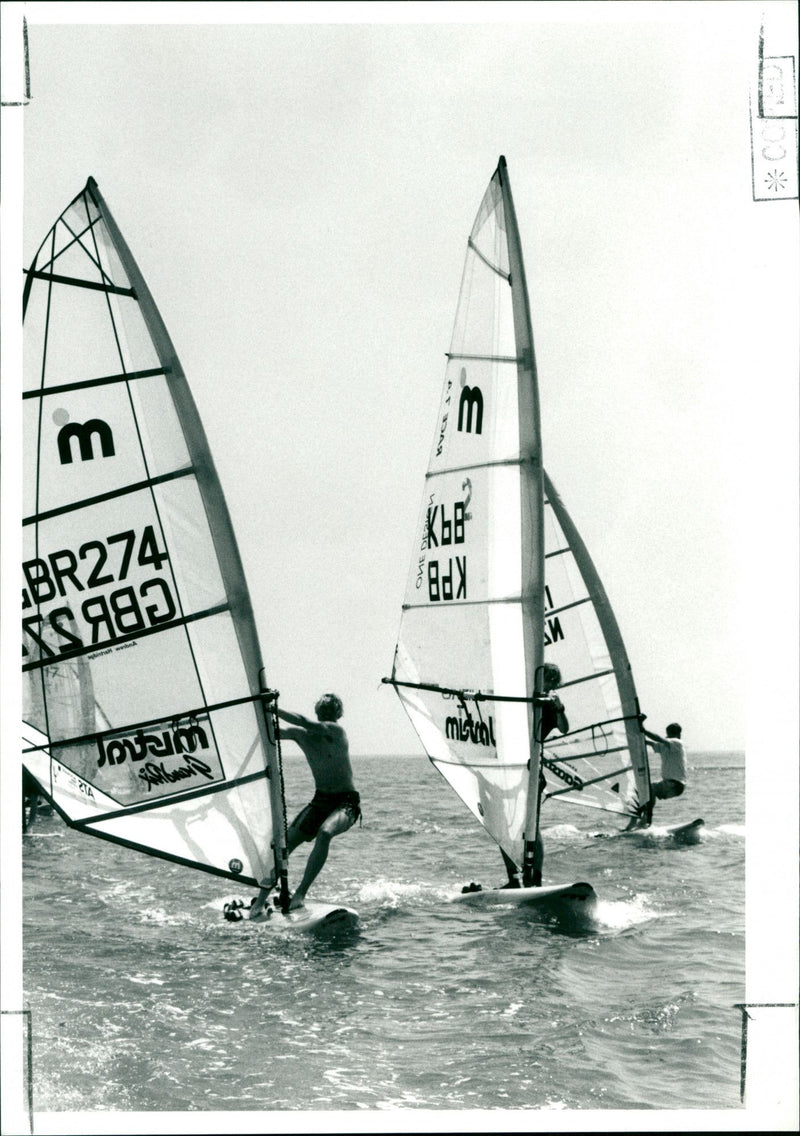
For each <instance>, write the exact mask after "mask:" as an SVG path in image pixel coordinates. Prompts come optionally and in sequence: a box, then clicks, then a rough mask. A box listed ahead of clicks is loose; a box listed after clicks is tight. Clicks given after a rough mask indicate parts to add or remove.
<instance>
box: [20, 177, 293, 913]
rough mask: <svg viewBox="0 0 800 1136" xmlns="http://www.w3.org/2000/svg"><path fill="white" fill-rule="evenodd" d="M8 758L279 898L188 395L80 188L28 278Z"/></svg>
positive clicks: (60, 806) (118, 830) (107, 229)
mask: <svg viewBox="0 0 800 1136" xmlns="http://www.w3.org/2000/svg"><path fill="white" fill-rule="evenodd" d="M24 319H25V329H24V335H25V379H24V391H23V399H24V417H23V424H24V425H23V428H24V446H23V450H24V557H25V559H24V564H23V577H24V579H23V583H24V590H23V619H22V626H23V671H24V679H25V681H24V684H23V688H24V718H25V720H26V722H27V723H28V724H29V725H30V726H32V727H33V728H34V730H36V731H39V734H38V735H35V734H32V733H30V732H29V734H28V736H29V737H40V736H41V737H42V738H43V739H44V740H43V741H42V740H40V741H39V742H38V743H36V744H30V743H29V744H27V745H26V746H25V748H24V757H23V762H24V767H25V769H26V770H27V771H28V773H29V774H30V775H31V776H32V777H33V778H34V779H35V782H36V783H37V784H38V785H39V786H40V788H41V789H42V791H43V792H44V794H45V795H46V797H47V798H48V800H50V801H51V802H52V804H53V805H54V806H55V807H56V809H57V810H58V812H59V813H60V814H61V816H62V817H63V818H64V820H66V821H67V823H68V824H70V825H71V826H73V827H74V828H77V829H80V830H81V831H82V832H84V833H87V834H91V835H93V836H97V837H101V838H104V839H106V840H111V841H115V842H117V843H119V844H124V845H128V846H129V847H133V848H137V849H139V850H141V851H142V852H146V853H149V854H151V855H155V856H160V857H164V858H165V859H168V860H172V861H175V862H178V863H181V864H184V865H187V866H190V867H193V868H199V869H201V870H203V871H206V872H210V873H213V874H216V875H218V876H224V877H227V878H229V879H233V880H237V881H239V882H242V883H249V884H257V883H258V881H259V880H260V879H261V878H262V877H263V876H264V875H265V874H266V872H267V871H268V870H269V869H270V868H271V867H272V866H273V864H274V866H275V868H276V871H277V874H278V877H279V879H280V880H281V895H282V899H283V902H284V903H288V890H287V877H286V860H285V844H286V822H285V811H284V802H283V791H282V782H281V774H280V756H279V751H278V745H277V742H276V733H275V731H274V728H273V726H274V718H273V709H272V708H270V707H268V706H267V704H266V703H265V702H264V700H263V699H262V683H261V676H262V661H261V654H260V649H259V644H258V639H257V635H256V631H255V622H254V619H253V612H252V609H251V604H250V598H249V595H248V591H247V585H246V582H245V577H244V572H243V569H242V564H241V561H240V558H239V553H238V550H237V546H236V540H235V537H234V533H233V529H232V527H231V522H230V518H229V515H228V511H227V507H226V504H225V500H224V498H223V495H222V490H221V488H220V484H219V480H218V478H217V474H216V471H215V469H214V464H213V461H212V458H211V454H210V451H209V448H208V444H207V441H206V437H205V434H204V431H203V427H202V425H201V422H200V418H199V416H198V413H197V409H196V406H195V404H194V401H193V398H192V395H191V393H190V391H189V387H188V384H187V381H186V378H185V376H184V373H183V370H182V368H181V365H180V362H179V360H178V357H177V355H176V353H175V349H174V347H173V345H172V342H171V340H170V337H169V335H168V333H167V330H166V328H165V326H164V323H163V321H162V319H161V316H160V314H159V312H158V310H157V308H156V306H155V304H154V302H153V299H152V297H151V295H150V293H149V291H148V289H147V286H146V284H145V282H144V279H143V278H142V275H141V273H140V271H139V269H138V267H137V265H136V263H135V261H134V259H133V257H132V255H131V253H130V251H129V250H128V247H127V245H126V243H125V241H124V240H123V238H122V235H121V234H120V231H119V229H118V227H117V225H116V223H115V221H114V219H113V217H112V216H111V213H110V212H109V210H108V207H107V205H106V203H105V201H104V200H103V198H102V196H101V194H100V192H99V190H98V188H97V185H96V183H95V182H94V180H93V179H91V178H90V179H89V181H88V182H87V184H86V186H85V188H84V189H83V190H82V191H81V192H80V193H79V194H78V195H77V197H76V198H75V199H74V200H73V201H72V202H71V204H70V205H69V206H68V207H67V208H66V209H65V211H64V212H63V213H62V214H61V216H60V217H59V218H58V220H57V221H56V223H55V224H54V226H53V227H52V229H51V230H50V232H49V233H48V234H47V236H46V238H45V240H44V241H43V242H42V245H41V247H40V248H39V250H38V252H37V253H36V255H35V257H34V259H33V262H32V264H31V266H30V268H29V269H28V270H27V273H26V282H25V289H24Z"/></svg>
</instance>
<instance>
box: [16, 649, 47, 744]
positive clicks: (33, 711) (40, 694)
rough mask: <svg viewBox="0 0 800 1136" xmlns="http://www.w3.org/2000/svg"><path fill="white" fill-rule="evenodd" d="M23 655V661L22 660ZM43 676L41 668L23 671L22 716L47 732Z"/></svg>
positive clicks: (29, 722)
mask: <svg viewBox="0 0 800 1136" xmlns="http://www.w3.org/2000/svg"><path fill="white" fill-rule="evenodd" d="M24 661H25V660H24V657H23V662H24ZM43 681H44V676H43V675H42V672H41V669H37V670H33V671H23V674H22V718H23V721H24V722H25V723H27V724H28V725H29V726H33V727H34V729H35V730H38V731H41V733H42V734H44V735H45V736H46V734H47V719H46V718H45V714H44V691H43V689H42V683H43Z"/></svg>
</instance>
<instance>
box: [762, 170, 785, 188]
mask: <svg viewBox="0 0 800 1136" xmlns="http://www.w3.org/2000/svg"><path fill="white" fill-rule="evenodd" d="M764 181H765V182H766V183H767V189H769V190H772V192H773V193H777V192H778V190H779V189H783V188H784V186H785V185H786V176H785V175H784V174H782V173H780V171H779V170H772V172H771V173H768V174H767V176H766V177H765V178H764Z"/></svg>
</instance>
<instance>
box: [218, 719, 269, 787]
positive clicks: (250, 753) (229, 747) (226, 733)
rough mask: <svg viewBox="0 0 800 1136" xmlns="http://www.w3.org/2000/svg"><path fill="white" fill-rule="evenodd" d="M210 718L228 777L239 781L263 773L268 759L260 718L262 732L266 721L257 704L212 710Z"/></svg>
mask: <svg viewBox="0 0 800 1136" xmlns="http://www.w3.org/2000/svg"><path fill="white" fill-rule="evenodd" d="M209 717H210V720H211V725H212V727H213V730H214V737H215V738H216V742H217V749H218V752H219V755H220V759H221V761H222V766H223V769H224V770H225V776H226V777H227V778H228V779H229V780H236V779H237V778H239V777H248V776H251V775H252V774H254V773H261V772H263V770H264V767H265V765H266V758H265V755H264V743H263V738H262V735H261V733H260V731H259V718H260V719H261V725H262V728H263V721H264V719H263V714H262V712H261V710H260V708H259V705H258V703H257V702H244V703H240V704H239V705H237V706H222V707H220V708H218V709H214V710H211V711H210V712H209Z"/></svg>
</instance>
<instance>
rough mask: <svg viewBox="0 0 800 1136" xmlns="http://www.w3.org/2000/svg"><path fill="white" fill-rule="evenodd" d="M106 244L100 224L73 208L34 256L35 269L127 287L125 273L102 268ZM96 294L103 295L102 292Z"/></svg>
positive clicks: (88, 281) (89, 281)
mask: <svg viewBox="0 0 800 1136" xmlns="http://www.w3.org/2000/svg"><path fill="white" fill-rule="evenodd" d="M105 245H106V242H105V240H104V235H103V226H102V224H100V225H97V224H95V225H92V226H91V227H90V226H89V223H88V220H87V217H86V213H85V210H83V209H77V210H76V209H75V208H72V209H70V210H68V211H67V212H66V213H65V214H64V219H63V220H62V221H59V222H57V223H56V225H55V227H54V228H53V230H51V234H50V235H48V237H47V239H46V241H45V242H44V245H43V246H42V249H41V251H40V253H39V256H38V257H37V261H36V270H37V271H39V272H48V273H52V274H53V275H55V276H63V277H67V278H68V279H70V280H75V281H80V282H81V283H83V284H93V285H101V286H106V287H107V286H109V285H117V286H120V287H123V288H129V287H130V283H129V281H128V279H127V277H125V276H124V275H123V276H122V277H121V278H120V279H118V280H114V278H113V277H112V276H111V275H110V273H109V272H108V271H104V261H105V262H106V263H107V258H106V256H105ZM96 295H97V296H98V298H100V299H102V293H101V292H96Z"/></svg>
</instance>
